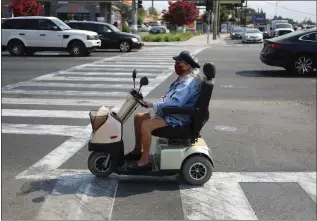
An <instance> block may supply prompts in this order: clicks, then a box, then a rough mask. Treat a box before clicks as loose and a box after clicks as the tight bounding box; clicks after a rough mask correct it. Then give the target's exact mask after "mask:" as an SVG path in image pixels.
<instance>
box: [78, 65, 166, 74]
mask: <svg viewBox="0 0 317 221" xmlns="http://www.w3.org/2000/svg"><path fill="white" fill-rule="evenodd" d="M135 69H136V71H137V73H138V74H143V73H150V72H153V73H157V74H161V72H164V71H166V70H167V68H166V67H157V66H154V67H153V68H135ZM168 69H170V68H168ZM74 70H76V71H77V72H79V71H85V72H86V71H87V72H92V71H108V72H109V71H110V72H114V71H120V72H121V71H126V72H127V73H130V74H131V76H132V72H133V70H134V69H128V70H129V71H127V69H126V68H108V67H94V66H92V67H83V68H81V69H74ZM74 70H73V71H74ZM137 76H138V75H137Z"/></svg>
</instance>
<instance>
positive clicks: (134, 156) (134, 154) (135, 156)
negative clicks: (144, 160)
mask: <svg viewBox="0 0 317 221" xmlns="http://www.w3.org/2000/svg"><path fill="white" fill-rule="evenodd" d="M141 156H142V152H141V150H133V151H131V152H130V153H128V154H127V155H125V156H124V159H125V160H140V159H141Z"/></svg>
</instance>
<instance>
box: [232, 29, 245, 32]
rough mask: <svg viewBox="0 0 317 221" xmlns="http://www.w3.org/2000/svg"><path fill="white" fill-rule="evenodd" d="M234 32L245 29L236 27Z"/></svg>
mask: <svg viewBox="0 0 317 221" xmlns="http://www.w3.org/2000/svg"><path fill="white" fill-rule="evenodd" d="M233 32H243V29H242V28H235V29H233Z"/></svg>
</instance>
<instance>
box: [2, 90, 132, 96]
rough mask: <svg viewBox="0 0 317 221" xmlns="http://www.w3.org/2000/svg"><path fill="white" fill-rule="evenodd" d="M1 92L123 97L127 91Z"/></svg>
mask: <svg viewBox="0 0 317 221" xmlns="http://www.w3.org/2000/svg"><path fill="white" fill-rule="evenodd" d="M2 94H28V95H47V96H56V95H63V96H78V97H85V96H86V97H87V96H97V97H125V96H126V95H127V92H118V91H113V92H105V91H60V90H36V91H33V90H21V89H20V90H18V89H11V90H2Z"/></svg>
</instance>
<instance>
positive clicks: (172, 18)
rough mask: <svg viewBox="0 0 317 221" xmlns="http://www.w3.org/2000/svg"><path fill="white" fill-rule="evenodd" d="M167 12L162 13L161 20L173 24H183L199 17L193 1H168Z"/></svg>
mask: <svg viewBox="0 0 317 221" xmlns="http://www.w3.org/2000/svg"><path fill="white" fill-rule="evenodd" d="M168 4H169V6H168V12H166V13H164V14H163V20H164V21H166V22H169V23H171V24H174V25H178V26H184V25H189V24H191V23H193V22H194V21H195V20H197V19H198V18H199V10H198V9H197V7H196V5H195V3H193V2H189V1H186V0H183V1H177V2H171V1H170V2H168Z"/></svg>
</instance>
